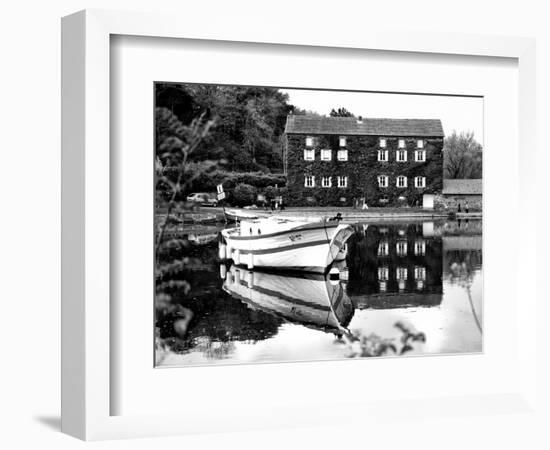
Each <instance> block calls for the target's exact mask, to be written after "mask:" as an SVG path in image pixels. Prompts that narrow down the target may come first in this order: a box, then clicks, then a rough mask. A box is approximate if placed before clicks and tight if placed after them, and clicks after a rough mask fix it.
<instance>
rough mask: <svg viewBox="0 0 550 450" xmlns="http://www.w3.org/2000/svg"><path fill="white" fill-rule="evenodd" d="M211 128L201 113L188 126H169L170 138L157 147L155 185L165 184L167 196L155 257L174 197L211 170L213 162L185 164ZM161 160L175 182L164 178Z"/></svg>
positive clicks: (211, 124) (214, 164)
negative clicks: (171, 168) (173, 175)
mask: <svg viewBox="0 0 550 450" xmlns="http://www.w3.org/2000/svg"><path fill="white" fill-rule="evenodd" d="M213 125H214V120H205V119H204V114H202V115H201V116H200V117H198V118H196V119H194V120H193V121H192V122H191V124H190V125H188V126H185V125H181V123H179V124H173V126H174V127H175V129H174V130H173V131H174V132H173V135H172V136H170V137H167V138H166V139H165V140H164V142H161V143H160V145H159V147H158V149H159V150H160V151H161V155H160V156H159V155H158V153H157V156H159V159H158V160H157V184H158V183H163V184H164V185H167V186H168V187H169V191H170V193H171V195H170V200H169V201H168V205H167V212H166V217H165V219H164V222H163V224H162V225H161V228H160V232H159V233H158V236H157V240H156V244H155V254H157V253H158V249H159V246H160V244H161V242H162V241H163V239H164V233H165V232H166V227H167V224H168V222H169V220H170V214H171V213H172V210H173V209H174V206H175V205H176V200H177V196H178V194H180V193H181V192H182V191H185V189H186V188H187V187H188V186H190V185H191V184H192V182H193V180H195V179H196V178H197V177H199V176H201V175H202V173H204V172H206V171H209V170H212V169H214V168H215V167H216V165H217V164H216V162H215V161H201V162H193V163H191V162H190V161H189V158H190V156H191V155H192V154H193V153H194V152H195V151H196V150H197V148H198V146H199V145H200V143H201V142H202V140H203V139H204V138H205V137H206V136H207V135H208V133H209V131H210V129H211V128H212V126H213ZM163 161H165V162H166V163H168V164H169V165H170V166H171V167H173V168H175V169H176V178H175V180H173V179H170V178H168V177H167V176H165V175H164V170H163V164H162V162H163Z"/></svg>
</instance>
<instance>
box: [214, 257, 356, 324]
mask: <svg viewBox="0 0 550 450" xmlns="http://www.w3.org/2000/svg"><path fill="white" fill-rule="evenodd" d="M222 268H223V269H224V270H223V271H224V272H225V266H222ZM224 276H225V282H224V284H223V289H224V290H225V291H226V292H228V293H229V294H230V295H231V296H233V297H236V298H238V299H239V300H241V301H242V302H244V303H245V304H246V305H248V306H249V307H250V308H252V309H257V310H261V311H264V312H267V313H270V314H273V315H275V316H277V317H280V318H283V319H285V320H287V321H289V322H293V323H299V324H302V325H304V326H307V327H310V328H315V329H320V330H323V331H327V332H333V333H335V334H339V335H341V334H344V333H346V332H347V330H346V328H345V327H346V326H347V325H348V324H349V322H350V321H351V318H352V317H353V313H354V308H353V304H352V302H351V300H350V298H349V297H348V296H347V294H346V292H345V287H344V285H343V284H342V283H340V282H338V281H336V282H334V281H331V280H330V279H329V277H328V276H326V277H325V276H323V275H320V274H299V273H297V272H294V273H293V274H291V275H287V274H285V275H283V274H282V273H268V272H258V271H249V270H245V269H242V268H239V267H236V266H234V265H233V266H231V268H230V269H229V270H228V271H227V272H226V273H224Z"/></svg>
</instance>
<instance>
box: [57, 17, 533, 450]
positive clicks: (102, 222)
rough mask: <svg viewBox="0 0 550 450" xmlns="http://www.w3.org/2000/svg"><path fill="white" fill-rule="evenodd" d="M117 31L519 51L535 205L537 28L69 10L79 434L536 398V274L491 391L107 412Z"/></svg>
mask: <svg viewBox="0 0 550 450" xmlns="http://www.w3.org/2000/svg"><path fill="white" fill-rule="evenodd" d="M182 23H184V24H185V25H184V26H183V25H182ZM113 35H128V36H130V35H132V36H142V37H163V38H174V39H202V40H213V41H231V42H242V43H260V44H261V43H265V44H268V43H276V44H286V45H300V46H312V47H319V46H321V47H326V48H332V49H369V50H377V51H391V52H414V53H416V54H447V55H468V56H488V57H501V58H513V59H517V61H518V68H519V69H518V73H519V98H518V110H519V124H518V127H519V148H521V149H522V152H523V153H522V154H527V155H533V157H532V158H528V157H526V158H521V159H520V160H519V164H518V167H519V173H520V176H519V183H518V192H517V200H518V202H517V208H518V212H519V213H520V214H521V215H522V217H523V220H524V222H525V223H526V226H527V227H532V228H533V229H534V228H535V226H536V225H535V217H534V213H533V211H535V210H536V205H535V204H534V203H535V199H536V193H535V186H534V185H533V184H532V183H531V178H530V174H531V173H534V172H535V164H536V160H535V157H534V155H535V153H536V141H535V136H536V133H535V123H536V120H535V119H536V117H535V94H536V88H535V44H534V41H533V40H532V39H526V38H510V37H491V36H472V35H456V34H435V33H425V34H421V33H406V32H395V31H391V32H384V31H373V30H370V31H369V30H367V31H364V30H346V32H345V33H330V34H327V33H325V32H324V31H323V30H321V29H319V30H315V28H311V30H308V32H307V33H305V32H304V31H303V30H293V29H287V30H285V33H284V34H283V33H282V32H281V31H280V28H279V27H278V26H276V24H273V25H267V24H266V23H257V24H252V23H250V24H249V26H242V27H236V26H234V24H233V23H224V22H223V21H220V22H217V23H216V26H215V27H204V25H203V24H202V23H201V21H200V20H197V21H184V22H183V21H182V20H181V18H179V17H177V16H173V15H170V14H158V13H155V14H145V13H129V12H113V11H100V10H87V11H81V12H78V13H76V14H73V15H70V16H67V17H65V18H63V21H62V56H63V60H62V109H63V111H62V125H63V131H62V147H63V149H62V177H63V179H62V227H63V228H62V431H63V432H65V433H67V434H70V435H72V436H75V437H78V438H80V439H85V440H98V439H111V438H126V437H127V438H130V437H146V436H163V435H173V434H183V433H198V432H209V431H237V430H248V429H260V428H269V427H282V426H296V425H303V426H307V425H311V424H319V423H324V424H329V423H332V424H334V423H340V422H342V421H344V420H347V421H353V420H354V417H357V416H358V415H360V416H361V417H362V418H363V419H365V418H366V417H368V418H372V419H374V418H375V417H377V416H380V415H381V416H384V417H386V418H390V419H391V418H395V417H397V416H403V414H427V415H430V414H432V415H433V414H438V416H439V417H445V416H456V415H470V414H496V413H499V412H503V411H510V410H511V411H514V412H518V413H522V412H526V411H533V410H534V409H535V408H536V407H537V406H536V402H535V399H536V397H537V391H536V383H535V379H536V374H537V368H536V358H537V354H536V352H534V351H532V347H531V344H532V343H533V342H536V341H537V334H536V333H537V328H536V321H537V318H536V314H537V304H536V300H537V295H536V288H535V286H534V284H533V285H531V286H526V287H525V289H526V291H524V294H525V295H524V296H522V303H521V307H520V308H519V310H518V316H517V324H516V325H517V327H518V330H519V332H518V338H517V342H516V344H517V349H516V351H517V353H518V360H519V361H520V363H521V365H520V367H519V368H518V379H517V383H516V384H515V387H514V389H512V390H507V391H505V392H504V391H503V392H501V393H499V394H496V395H495V394H490V395H486V394H484V393H482V392H479V393H477V394H475V393H470V394H469V395H464V396H463V397H460V398H456V397H438V396H436V397H433V398H423V399H415V398H401V399H398V400H399V401H400V405H401V409H400V410H399V411H398V412H395V411H394V405H395V399H393V400H388V401H387V402H386V401H373V402H362V401H359V402H354V401H349V402H344V403H337V405H338V406H339V407H337V408H329V407H328V406H327V405H329V403H327V402H329V401H330V400H326V402H325V403H321V404H304V405H301V406H300V407H296V406H293V407H289V406H285V405H284V404H281V405H277V406H274V407H273V408H270V409H269V410H268V409H267V408H264V409H263V410H262V409H259V410H258V411H255V413H254V414H253V415H252V416H250V415H249V416H246V415H239V414H235V417H232V418H230V419H228V418H227V417H225V418H224V417H212V416H211V417H206V416H204V415H201V414H195V415H190V414H188V413H187V414H186V413H184V412H182V413H173V414H151V415H147V414H139V415H137V414H136V415H117V416H114V415H111V405H110V399H111V393H112V390H113V389H115V388H116V387H115V386H113V385H112V383H111V379H110V364H111V358H112V357H115V356H114V355H112V354H111V343H110V333H111V332H112V331H113V327H116V323H113V321H112V320H111V319H112V317H111V310H110V295H111V283H112V281H113V280H111V279H110V256H111V255H110V183H109V180H111V177H116V174H112V173H111V170H110V154H109V148H110V122H109V117H110V100H111V98H110V90H109V83H110V78H109V77H110V38H111V36H113ZM519 199H521V201H519ZM535 239H536V238H535V234H534V233H532V234H526V235H525V236H523V238H522V242H521V244H522V245H521V246H519V245H518V246H517V248H516V249H515V252H516V254H517V256H518V259H519V258H525V259H528V260H530V261H533V264H535V262H534V261H535V260H536V258H535V256H534V255H535V253H536V241H535ZM531 271H534V272H536V268H533V266H532V265H531V267H522V266H518V270H517V280H516V282H517V283H518V285H519V283H520V282H521V280H528V279H530V273H531ZM516 295H517V294H516ZM488 300H489V301H490V300H491V299H488ZM151 301H152V299H151ZM449 363H450V362H449ZM354 364H355V363H354ZM245 369H246V368H245ZM241 370H242V369H241ZM262 370H263V369H262ZM265 370H268V369H265ZM273 370H275V369H273ZM335 405H336V404H335ZM426 405H428V406H426ZM322 406H324V407H322ZM341 406H344V407H341ZM403 408H404V409H403ZM243 417H244V418H246V420H243ZM239 419H240V420H239Z"/></svg>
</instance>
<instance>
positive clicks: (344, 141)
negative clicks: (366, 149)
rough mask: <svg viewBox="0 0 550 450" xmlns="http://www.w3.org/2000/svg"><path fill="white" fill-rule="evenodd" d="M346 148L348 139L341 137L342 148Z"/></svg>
mask: <svg viewBox="0 0 550 450" xmlns="http://www.w3.org/2000/svg"><path fill="white" fill-rule="evenodd" d="M345 146H346V137H345V136H340V147H345Z"/></svg>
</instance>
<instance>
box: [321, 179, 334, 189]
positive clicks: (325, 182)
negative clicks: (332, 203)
mask: <svg viewBox="0 0 550 450" xmlns="http://www.w3.org/2000/svg"><path fill="white" fill-rule="evenodd" d="M321 186H322V187H324V188H328V187H331V186H332V177H323V178H321Z"/></svg>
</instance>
